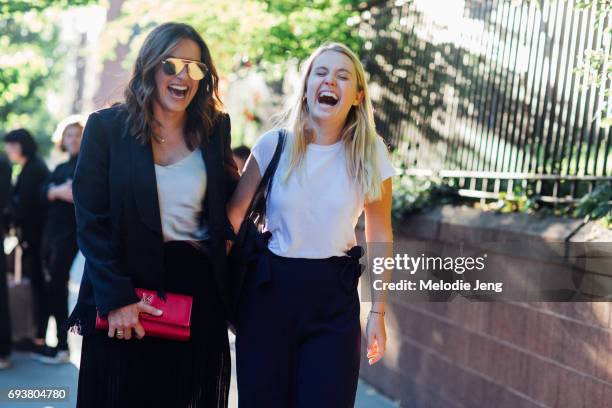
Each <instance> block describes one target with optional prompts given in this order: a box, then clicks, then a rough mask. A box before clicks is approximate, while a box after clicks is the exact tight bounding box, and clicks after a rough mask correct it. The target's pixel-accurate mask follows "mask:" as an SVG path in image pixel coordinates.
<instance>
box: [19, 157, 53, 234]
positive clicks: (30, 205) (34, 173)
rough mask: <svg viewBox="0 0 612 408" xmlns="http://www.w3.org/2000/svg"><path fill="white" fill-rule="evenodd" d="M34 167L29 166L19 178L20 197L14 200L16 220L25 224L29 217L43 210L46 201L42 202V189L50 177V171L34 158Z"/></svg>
mask: <svg viewBox="0 0 612 408" xmlns="http://www.w3.org/2000/svg"><path fill="white" fill-rule="evenodd" d="M31 160H32V165H31V166H27V167H26V168H25V169H24V171H23V172H22V173H21V175H20V176H19V196H18V197H15V200H14V203H13V205H14V214H15V220H16V221H17V222H18V223H19V224H24V223H25V222H26V220H27V219H28V217H29V216H31V215H32V214H33V213H35V212H38V211H40V210H41V206H44V205H46V203H47V202H46V201H41V197H40V189H41V187H42V186H43V185H44V183H45V180H47V178H48V177H49V170H48V169H47V167H46V166H45V164H44V163H43V162H42V161H37V160H36V158H32V159H31Z"/></svg>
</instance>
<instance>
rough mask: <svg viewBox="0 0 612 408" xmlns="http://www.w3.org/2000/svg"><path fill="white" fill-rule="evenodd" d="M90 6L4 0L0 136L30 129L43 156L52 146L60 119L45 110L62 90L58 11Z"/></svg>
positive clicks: (0, 12) (77, 1)
mask: <svg viewBox="0 0 612 408" xmlns="http://www.w3.org/2000/svg"><path fill="white" fill-rule="evenodd" d="M88 1H90V0H62V1H51V0H38V1H36V0H32V1H12V0H11V1H6V0H0V49H2V54H1V55H0V133H2V134H4V133H6V132H7V131H9V130H11V129H13V128H15V127H26V128H27V129H28V130H30V131H31V132H32V133H33V134H34V135H35V137H36V139H37V140H38V141H39V143H40V144H41V147H42V149H43V151H45V150H47V149H48V148H49V147H50V146H51V141H50V137H49V136H50V134H51V132H52V131H53V128H54V126H55V120H56V118H52V117H51V115H50V114H49V112H48V111H47V109H46V106H47V96H48V93H49V92H50V91H53V90H58V89H61V86H62V85H61V84H60V83H59V80H58V78H59V75H58V74H59V73H60V71H61V69H62V68H63V67H64V55H65V54H66V45H65V44H61V42H60V41H59V34H60V27H59V26H58V13H57V7H67V6H71V5H82V4H85V3H87V2H88ZM49 7H51V8H49Z"/></svg>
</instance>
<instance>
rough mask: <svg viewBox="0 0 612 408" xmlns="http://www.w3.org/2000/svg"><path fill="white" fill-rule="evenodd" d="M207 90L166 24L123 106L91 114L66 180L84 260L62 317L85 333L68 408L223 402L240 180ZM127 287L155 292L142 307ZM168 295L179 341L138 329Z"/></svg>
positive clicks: (201, 54)
mask: <svg viewBox="0 0 612 408" xmlns="http://www.w3.org/2000/svg"><path fill="white" fill-rule="evenodd" d="M217 87H218V76H217V72H216V70H215V67H214V64H213V62H212V58H211V56H210V53H209V50H208V48H207V46H206V44H205V43H204V41H203V40H202V38H201V37H200V35H199V34H198V33H197V32H196V31H195V30H194V29H193V28H192V27H190V26H188V25H185V24H178V23H166V24H163V25H160V26H158V27H157V28H155V29H154V30H153V31H152V32H151V33H150V34H149V35H148V36H147V38H146V39H145V41H144V44H143V45H142V48H141V49H140V51H139V54H138V57H137V59H136V64H135V68H134V73H133V75H132V78H131V80H130V82H129V85H128V87H127V90H126V93H125V96H126V103H125V104H123V105H118V106H115V107H112V108H109V109H103V110H100V111H98V112H95V113H93V114H91V115H90V116H89V119H88V121H87V124H86V126H85V131H84V134H83V143H82V146H81V153H80V154H79V159H78V162H77V168H76V173H75V177H74V181H73V185H72V186H73V196H74V204H75V208H76V220H77V240H78V243H79V248H80V250H81V251H82V252H83V255H84V256H85V260H86V262H85V272H84V275H83V280H82V282H81V289H80V293H79V300H78V302H77V305H76V307H75V310H74V311H73V313H72V315H71V316H70V318H69V320H68V326H69V327H72V328H73V330H76V331H78V332H80V333H81V334H82V335H83V348H82V355H81V366H80V372H79V391H78V397H77V406H78V407H87V408H92V407H111V406H112V407H136V406H138V407H140V406H142V407H225V406H227V395H228V390H229V380H230V377H229V376H230V358H229V356H230V355H229V344H228V338H227V324H226V312H225V310H226V308H227V305H228V304H229V302H230V300H229V295H228V294H229V287H228V284H227V280H226V279H227V278H226V277H227V273H226V267H225V265H226V255H225V242H226V240H230V239H232V237H233V234H232V231H231V226H230V224H229V221H228V219H227V214H226V212H225V205H226V200H227V198H228V197H229V195H230V194H231V193H232V192H233V189H234V187H235V184H236V183H237V180H238V173H237V169H236V166H235V164H234V161H233V159H232V153H231V149H230V121H229V116H228V115H227V114H225V113H223V112H222V111H221V102H220V100H219V96H218V91H217ZM137 288H138V289H148V290H153V291H154V292H153V295H151V297H149V296H148V295H147V296H146V297H145V298H144V299H143V300H142V301H141V300H140V299H139V297H138V296H137V294H136V292H135V290H136V289H137ZM171 294H180V295H188V296H191V297H192V299H193V305H192V310H191V320H190V330H191V333H190V337H189V339H188V340H187V341H177V340H168V339H166V338H161V337H153V336H151V335H150V334H149V333H146V332H145V330H144V328H143V324H144V323H143V321H142V320H141V319H143V316H141V315H142V314H144V313H146V314H151V315H153V316H158V317H159V316H161V311H160V310H158V309H156V308H154V307H152V306H151V304H149V303H150V302H151V299H152V297H153V303H154V304H157V305H163V304H166V303H164V299H167V298H168V297H167V296H170V295H171ZM155 296H157V298H159V299H156V298H154V297H155ZM160 308H162V309H163V307H162V306H160ZM96 311H97V313H98V314H99V316H100V317H101V318H107V321H108V329H107V330H97V329H95V325H94V322H95V319H96ZM164 313H165V312H164Z"/></svg>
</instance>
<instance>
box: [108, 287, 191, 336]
mask: <svg viewBox="0 0 612 408" xmlns="http://www.w3.org/2000/svg"><path fill="white" fill-rule="evenodd" d="M136 294H137V295H138V297H139V298H141V299H142V301H143V302H145V303H148V304H150V305H151V306H153V307H155V308H157V309H160V310H162V311H163V313H162V315H161V316H153V315H150V314H148V313H141V314H140V316H139V320H140V324H141V325H142V327H143V328H144V329H145V332H146V335H147V336H153V337H161V338H164V339H171V340H180V341H187V340H189V336H190V332H191V330H190V328H191V305H192V303H193V298H192V297H191V296H187V295H178V294H174V293H166V301H165V302H164V301H163V300H161V299H160V298H159V297H158V296H157V292H155V291H152V290H148V289H140V288H136ZM96 329H101V330H108V320H107V319H106V318H103V317H101V316H100V314H98V315H97V316H96Z"/></svg>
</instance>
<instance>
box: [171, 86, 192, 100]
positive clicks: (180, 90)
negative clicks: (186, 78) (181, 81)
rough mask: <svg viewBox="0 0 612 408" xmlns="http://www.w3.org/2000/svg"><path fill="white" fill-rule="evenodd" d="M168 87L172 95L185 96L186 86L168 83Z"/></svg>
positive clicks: (176, 96) (187, 89) (180, 97)
mask: <svg viewBox="0 0 612 408" xmlns="http://www.w3.org/2000/svg"><path fill="white" fill-rule="evenodd" d="M168 89H169V90H170V94H171V95H172V96H174V97H175V98H179V99H183V98H185V97H186V96H187V91H189V88H188V87H186V86H182V85H170V86H168Z"/></svg>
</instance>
